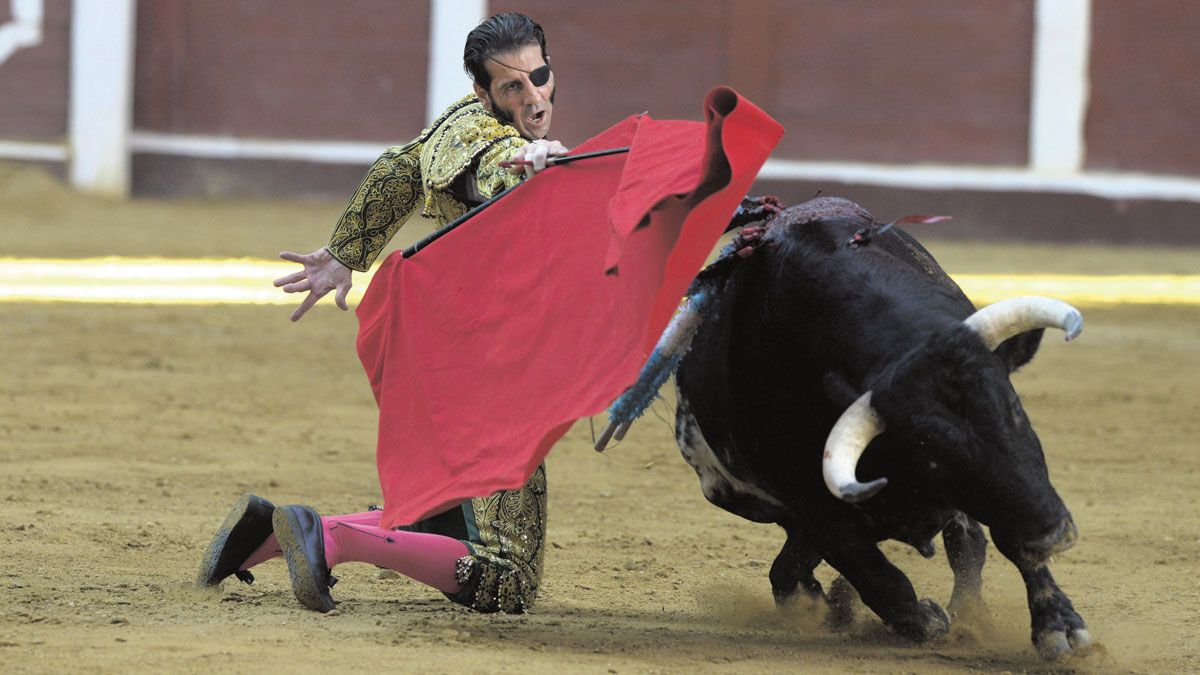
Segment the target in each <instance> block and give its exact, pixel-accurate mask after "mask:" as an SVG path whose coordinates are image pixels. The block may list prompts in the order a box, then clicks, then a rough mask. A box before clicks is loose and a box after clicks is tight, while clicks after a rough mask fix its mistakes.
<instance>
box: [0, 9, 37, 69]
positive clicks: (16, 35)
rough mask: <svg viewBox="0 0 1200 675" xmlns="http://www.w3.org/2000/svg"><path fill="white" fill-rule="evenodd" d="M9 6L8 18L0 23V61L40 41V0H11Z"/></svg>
mask: <svg viewBox="0 0 1200 675" xmlns="http://www.w3.org/2000/svg"><path fill="white" fill-rule="evenodd" d="M9 7H10V10H9V13H10V18H9V20H8V21H6V22H5V23H4V24H2V25H0V63H4V62H5V61H7V60H8V59H9V57H11V56H12V55H13V54H15V53H17V50H19V49H22V48H25V47H34V46H37V45H39V44H41V43H42V16H43V9H44V8H43V6H42V0H11V1H10V2H9Z"/></svg>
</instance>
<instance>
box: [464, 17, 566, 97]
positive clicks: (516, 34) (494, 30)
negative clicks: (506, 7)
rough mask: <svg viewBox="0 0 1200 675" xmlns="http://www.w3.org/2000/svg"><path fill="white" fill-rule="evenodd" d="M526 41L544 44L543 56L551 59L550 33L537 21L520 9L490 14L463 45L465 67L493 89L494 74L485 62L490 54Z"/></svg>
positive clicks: (533, 43)
mask: <svg viewBox="0 0 1200 675" xmlns="http://www.w3.org/2000/svg"><path fill="white" fill-rule="evenodd" d="M526 45H537V46H539V47H541V48H542V59H543V60H544V61H545V62H546V63H547V64H549V63H550V53H549V52H548V51H547V50H546V35H545V33H543V32H542V27H541V26H539V25H538V24H537V22H536V21H534V20H533V19H530V18H529V17H527V16H525V15H524V14H518V13H517V12H506V13H504V14H496V15H495V16H491V17H488V18H487V19H484V20H483V22H481V23H480V24H479V25H478V26H476V27H475V28H474V29H473V30H472V31H471V32H470V33H468V34H467V44H466V46H465V47H463V70H466V71H467V74H468V75H470V76H471V79H472V80H474V81H475V84H478V85H479V86H481V87H483V88H484V89H489V90H490V88H491V86H492V76H491V75H489V74H488V71H487V68H486V67H485V66H484V63H485V62H486V61H487V60H488V58H489V57H495V56H496V55H497V54H503V53H505V52H511V51H515V50H517V49H520V48H521V47H524V46H526Z"/></svg>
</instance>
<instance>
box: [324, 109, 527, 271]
mask: <svg viewBox="0 0 1200 675" xmlns="http://www.w3.org/2000/svg"><path fill="white" fill-rule="evenodd" d="M524 143H525V141H524V140H523V139H522V138H521V135H520V134H519V133H518V132H517V130H516V129H514V128H513V127H510V126H508V125H506V124H504V123H503V122H501V121H500V120H499V118H497V117H496V116H495V115H493V114H491V113H490V112H488V111H487V110H486V109H485V108H484V107H483V104H482V103H480V102H479V99H478V98H476V97H475V96H474V95H470V96H465V97H463V98H462V99H459V100H458V101H457V102H456V103H455V104H454V105H452V106H450V107H449V108H447V109H446V111H445V112H443V113H442V114H441V115H439V116H438V118H437V119H436V120H434V122H433V123H432V124H430V125H429V126H428V127H426V128H425V129H424V130H423V131H422V132H421V135H419V136H417V138H415V139H413V140H412V141H411V142H409V143H408V144H407V145H403V146H395V147H391V148H388V149H387V150H386V151H385V152H384V153H383V154H382V155H380V157H379V159H377V160H375V163H374V164H373V165H372V166H371V169H370V170H369V171H368V172H367V175H366V177H365V178H363V180H362V183H361V184H360V185H359V186H358V190H356V191H355V192H354V196H353V197H351V198H350V203H349V204H347V205H346V210H345V211H343V212H342V217H341V218H339V219H338V223H337V225H336V226H335V227H334V229H333V234H332V235H330V237H329V244H328V245H327V246H326V248H328V249H329V252H330V253H331V254H333V257H334V258H337V259H338V261H339V262H341V263H342V264H343V265H345V266H347V267H349V268H350V269H354V270H358V271H359V272H366V271H367V270H368V269H370V268H371V264H372V263H373V262H375V259H376V258H378V257H379V253H380V252H381V251H383V249H384V247H386V246H387V244H388V242H389V241H391V239H392V236H393V235H395V234H396V231H397V230H399V229H400V226H401V225H403V224H404V222H405V221H406V220H408V218H409V216H411V215H412V214H413V211H415V210H416V208H417V206H418V205H420V204H421V203H422V194H423V195H424V209H423V212H422V214H423V215H424V216H425V217H427V218H432V219H434V220H437V221H438V222H439V223H441V224H445V223H447V222H449V221H451V220H454V219H455V218H457V217H458V216H460V215H462V214H463V213H464V212H465V211H466V210H467V209H466V205H464V204H462V203H461V202H460V201H458V200H457V199H455V197H454V196H453V195H452V194H451V191H450V186H451V184H453V183H454V181H455V179H457V178H458V177H459V176H460V175H462V174H463V172H464V171H467V170H468V169H470V168H471V167H472V164H473V163H474V162H475V161H476V160H477V159H478V160H479V165H478V166H477V167H476V175H475V186H476V188H477V190H478V191H479V192H480V193H481V194H482V195H483V196H484V197H491V196H492V195H493V194H495V193H496V192H499V191H501V190H503V189H504V188H506V187H509V186H511V185H514V184H516V183H518V182H520V180H521V179H520V177H519V176H513V175H512V174H510V173H508V172H507V171H505V170H503V169H501V168H499V167H498V166H496V163H497V162H498V161H500V160H502V159H506V158H507V157H508V156H509V155H510V154H511V153H512V151H513V150H515V149H516V148H518V147H520V146H521V145H524Z"/></svg>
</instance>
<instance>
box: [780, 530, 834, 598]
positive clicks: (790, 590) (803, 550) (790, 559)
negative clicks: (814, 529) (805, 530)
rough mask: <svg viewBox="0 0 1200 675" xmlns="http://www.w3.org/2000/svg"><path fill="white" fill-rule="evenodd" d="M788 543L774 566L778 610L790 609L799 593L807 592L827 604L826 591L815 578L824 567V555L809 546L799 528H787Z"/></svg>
mask: <svg viewBox="0 0 1200 675" xmlns="http://www.w3.org/2000/svg"><path fill="white" fill-rule="evenodd" d="M783 528H784V530H786V531H787V541H786V542H784V544H783V549H782V550H780V551H779V555H778V556H776V557H775V562H774V563H772V565H771V573H770V575H769V578H770V579H771V594H772V595H773V596H775V605H776V606H777V607H781V608H782V607H785V606H787V605H788V604H789V603H790V602H791V601H792V600H793V599H795V596H796V592H797V591H799V590H801V589H803V590H804V593H805V594H806V595H808V597H809V598H811V599H813V600H824V599H825V591H824V589H822V588H821V582H819V581H817V578H816V577H814V576H813V570H815V569H817V565H820V564H821V554H820V553H817V550H816V549H815V548H813V547H812V545H811V544H809V543H808V540H806V539H805V538H804V535H803V534H801V533H800V532H799V531H798V530H797V529H796V528H795V527H791V526H788V525H783Z"/></svg>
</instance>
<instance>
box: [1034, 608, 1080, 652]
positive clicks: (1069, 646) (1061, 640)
mask: <svg viewBox="0 0 1200 675" xmlns="http://www.w3.org/2000/svg"><path fill="white" fill-rule="evenodd" d="M1076 618H1078V617H1076ZM1091 644H1092V635H1091V633H1088V630H1087V628H1072V629H1068V630H1055V631H1046V632H1044V633H1042V634H1040V635H1036V636H1034V638H1033V646H1034V647H1035V648H1036V649H1037V653H1038V655H1039V656H1041V657H1042V658H1043V659H1046V660H1047V661H1058V660H1059V659H1065V658H1067V657H1070V656H1073V655H1075V654H1082V653H1083V652H1085V651H1087V648H1088V647H1090V646H1091Z"/></svg>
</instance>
